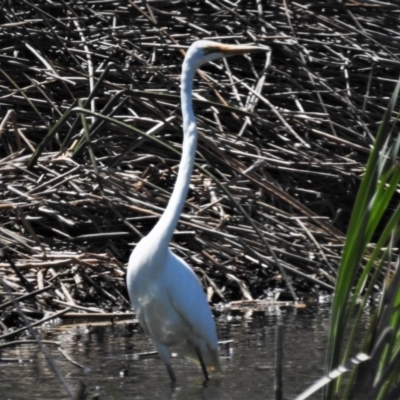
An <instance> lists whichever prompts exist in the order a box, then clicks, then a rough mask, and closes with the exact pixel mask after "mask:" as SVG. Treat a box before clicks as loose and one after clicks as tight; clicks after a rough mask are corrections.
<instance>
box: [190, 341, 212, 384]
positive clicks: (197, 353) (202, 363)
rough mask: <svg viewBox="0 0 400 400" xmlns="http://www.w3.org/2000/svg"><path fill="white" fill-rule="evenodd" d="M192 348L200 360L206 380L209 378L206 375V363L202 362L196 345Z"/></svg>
mask: <svg viewBox="0 0 400 400" xmlns="http://www.w3.org/2000/svg"><path fill="white" fill-rule="evenodd" d="M194 350H195V352H196V355H197V358H198V359H199V361H200V365H201V369H202V370H203V374H204V377H205V378H206V381H208V380H209V379H210V378H209V377H208V372H207V368H206V365H205V364H204V361H203V357H202V356H201V353H200V350H199V348H198V347H195V348H194Z"/></svg>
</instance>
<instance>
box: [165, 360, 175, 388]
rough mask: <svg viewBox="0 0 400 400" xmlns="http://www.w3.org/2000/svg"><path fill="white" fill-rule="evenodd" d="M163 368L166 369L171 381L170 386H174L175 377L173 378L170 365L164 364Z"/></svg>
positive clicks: (173, 374) (173, 373)
mask: <svg viewBox="0 0 400 400" xmlns="http://www.w3.org/2000/svg"><path fill="white" fill-rule="evenodd" d="M165 366H166V367H167V371H168V375H169V379H171V385H175V383H176V376H175V372H174V370H173V369H172V365H171V364H167V363H165Z"/></svg>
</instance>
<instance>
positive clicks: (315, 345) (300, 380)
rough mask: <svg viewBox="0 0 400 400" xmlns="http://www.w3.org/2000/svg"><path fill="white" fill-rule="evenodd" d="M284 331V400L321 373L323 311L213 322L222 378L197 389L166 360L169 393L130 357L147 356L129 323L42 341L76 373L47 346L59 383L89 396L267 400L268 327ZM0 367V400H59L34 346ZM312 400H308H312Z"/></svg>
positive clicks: (68, 329)
mask: <svg viewBox="0 0 400 400" xmlns="http://www.w3.org/2000/svg"><path fill="white" fill-rule="evenodd" d="M278 321H280V322H281V323H282V324H283V326H284V359H283V387H284V399H291V398H293V397H294V396H295V395H296V394H298V393H299V392H301V390H302V389H304V388H305V387H306V386H307V385H308V384H310V383H311V382H313V381H314V380H315V379H316V378H318V377H320V376H321V374H322V373H323V365H324V355H325V348H326V343H327V330H328V323H329V310H328V309H321V308H319V309H314V310H308V309H303V310H294V309H276V308H274V309H273V310H271V311H265V312H257V313H250V312H248V313H240V314H234V315H230V317H229V318H227V317H226V316H221V317H219V318H218V321H217V322H218V334H219V338H220V340H233V342H232V343H229V344H224V345H222V346H221V364H222V370H223V377H222V378H221V379H212V380H210V381H209V382H208V383H207V385H206V386H205V385H204V384H203V378H202V374H201V370H200V368H198V367H196V366H195V365H192V364H191V363H189V362H187V361H185V360H183V359H178V358H176V359H174V360H173V366H174V370H175V373H176V375H177V378H178V384H177V385H176V387H175V388H171V385H170V382H169V379H168V375H167V373H166V371H165V367H164V365H163V363H162V362H161V361H160V360H159V359H158V358H157V357H146V358H137V357H135V354H137V353H142V352H146V351H152V350H153V347H152V344H151V342H150V340H149V339H148V338H147V336H145V335H144V334H143V332H142V331H141V329H140V328H139V327H138V326H137V325H136V324H126V325H116V326H105V327H104V326H103V327H94V326H89V325H84V326H82V325H79V326H71V325H70V326H59V327H56V328H49V329H47V330H44V331H43V334H42V338H43V339H46V340H54V341H59V342H60V343H61V346H62V348H63V350H64V352H65V353H66V354H67V355H68V356H69V357H70V358H71V359H72V360H74V361H76V362H77V363H79V364H81V365H83V366H85V369H80V368H78V367H77V366H75V365H73V364H72V363H70V362H69V361H67V360H66V359H65V358H64V357H63V356H62V355H61V353H60V352H59V351H58V350H57V346H54V345H47V347H48V349H49V351H50V353H51V355H52V356H53V357H54V359H55V361H56V362H57V365H58V366H59V368H60V369H61V371H62V372H63V374H64V376H65V377H66V380H67V381H68V383H69V384H70V385H71V387H72V388H73V389H75V387H76V385H77V382H78V381H79V379H80V378H82V379H83V381H84V382H85V383H86V385H87V388H88V391H89V396H88V398H91V396H92V395H93V394H95V393H97V394H98V395H99V396H100V399H101V400H105V399H115V400H120V399H166V400H167V399H195V400H197V399H198V400H203V399H204V400H225V399H227V400H228V399H246V398H248V399H255V400H257V399H271V400H273V399H274V398H275V396H274V375H275V374H274V362H275V361H274V359H275V339H276V338H275V335H276V331H275V327H276V325H277V323H278ZM1 356H2V358H5V357H9V358H17V359H21V360H22V361H20V362H10V363H0V388H1V389H0V393H1V395H0V398H1V399H10V400H16V399H18V400H23V399H67V398H68V397H67V395H66V393H65V392H64V390H63V389H62V387H61V386H60V384H59V382H58V381H57V379H56V378H55V377H54V375H53V374H52V373H51V371H50V370H49V368H48V367H47V364H46V361H45V360H44V359H43V357H42V356H41V355H40V354H39V352H38V351H37V350H36V347H35V345H19V346H15V347H11V348H6V349H4V350H3V351H2V353H1ZM317 398H319V397H314V399H317Z"/></svg>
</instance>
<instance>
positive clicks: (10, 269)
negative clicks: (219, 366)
mask: <svg viewBox="0 0 400 400" xmlns="http://www.w3.org/2000/svg"><path fill="white" fill-rule="evenodd" d="M399 13H400V6H399V5H396V2H394V1H392V2H381V1H374V0H372V1H358V2H355V1H344V2H340V1H331V2H326V1H312V2H306V3H303V2H297V3H296V2H286V1H283V2H282V1H270V2H258V1H254V0H251V1H241V2H236V3H232V2H230V1H228V0H210V1H208V0H207V1H188V0H186V1H180V0H177V1H174V2H166V1H146V2H140V1H139V2H137V1H132V0H129V1H118V2H117V1H116V2H110V1H95V2H91V1H62V2H41V1H35V0H32V1H26V0H21V1H19V2H11V1H5V2H3V3H2V9H1V13H0V19H1V23H0V28H1V29H0V43H1V49H2V52H1V55H0V60H1V71H0V114H1V125H0V157H1V158H0V196H1V197H0V209H1V214H0V246H1V252H2V253H1V256H2V257H1V258H0V273H1V276H2V277H3V280H4V285H3V286H2V287H1V288H0V304H2V305H1V308H2V310H3V313H4V314H3V323H5V325H6V326H12V325H13V324H17V323H18V318H15V316H14V317H13V313H12V312H11V309H12V306H13V303H12V302H11V303H9V301H10V298H9V296H10V295H11V293H12V294H13V295H14V297H20V296H24V295H27V294H28V297H27V298H26V299H25V300H24V301H23V302H22V303H21V304H23V305H24V307H25V310H30V311H31V312H34V313H36V314H35V315H39V316H40V315H41V313H42V314H43V313H44V312H45V311H60V310H61V311H62V312H63V311H65V310H66V307H67V306H71V305H72V306H73V308H74V309H77V310H81V311H87V312H93V311H98V312H104V311H108V312H117V311H127V310H128V309H129V304H128V301H127V299H126V292H125V283H124V277H125V268H126V263H127V260H128V258H129V254H130V252H131V251H132V249H133V247H134V244H135V243H137V242H138V241H139V240H140V238H141V237H142V236H143V235H145V234H146V233H147V232H149V230H150V229H151V228H152V226H153V225H154V223H155V222H156V220H157V219H158V218H159V216H160V214H161V213H162V212H163V210H164V208H165V206H166V203H167V201H168V199H169V197H170V194H171V191H172V189H173V187H174V183H175V179H176V175H177V171H178V166H179V150H180V148H181V141H182V128H181V122H182V121H181V113H180V105H179V75H180V66H181V63H182V59H183V52H182V48H180V46H188V45H189V44H190V43H191V42H192V41H194V40H196V39H199V38H211V39H214V40H220V41H222V42H226V43H257V44H259V45H265V46H270V47H271V49H272V55H271V62H270V64H269V65H268V62H267V59H266V56H265V55H264V54H257V55H252V56H251V57H250V56H246V57H235V58H231V59H228V60H224V61H221V62H216V63H212V64H209V65H207V66H205V67H204V68H203V72H204V73H203V74H199V75H197V77H196V82H195V95H194V97H195V99H196V100H195V107H196V113H197V121H198V125H199V131H200V140H199V145H198V153H197V160H196V161H197V167H195V171H194V174H193V178H192V186H191V189H190V193H189V196H188V199H187V202H186V207H185V210H184V213H183V215H182V217H181V219H180V223H179V225H178V228H177V232H176V234H175V236H174V240H175V241H174V243H173V244H172V247H173V249H174V251H175V252H177V253H178V254H179V255H180V256H181V257H183V258H184V259H186V260H187V261H188V263H189V264H190V265H191V266H193V267H194V269H195V271H196V272H197V273H198V276H199V277H200V279H201V280H202V282H203V284H204V286H205V287H206V288H207V294H208V297H209V299H210V301H212V302H214V303H218V302H229V301H232V300H241V299H247V300H250V299H262V298H268V296H270V292H271V289H275V288H286V283H285V281H284V277H283V276H282V274H281V270H280V269H279V268H278V266H277V265H276V261H275V260H274V258H273V257H272V255H271V253H270V251H269V250H268V248H267V247H266V245H265V243H264V241H263V238H264V239H266V240H267V241H268V242H269V244H270V246H271V247H272V248H273V249H274V251H275V253H276V255H277V258H278V259H279V261H280V264H281V267H282V268H283V269H284V270H285V271H286V273H287V274H288V277H289V279H290V281H291V282H292V284H293V286H294V289H295V291H296V294H297V295H299V296H301V295H302V294H303V293H307V294H310V293H320V292H321V291H325V292H330V291H331V289H332V288H333V285H334V280H335V274H336V269H337V266H338V262H339V259H340V254H341V248H342V244H343V240H344V235H345V232H346V226H347V223H348V220H349V216H350V213H351V209H352V204H353V201H354V198H355V194H356V191H357V187H358V184H359V181H360V177H361V176H362V174H363V168H364V165H365V161H366V159H367V157H368V154H369V151H370V148H371V145H372V143H373V140H374V135H375V133H376V130H377V127H378V126H379V123H380V120H381V118H382V115H383V113H384V110H385V107H386V105H387V102H388V99H389V97H390V95H391V93H392V91H393V88H394V85H395V82H396V81H397V79H398V75H399V66H400V56H399V46H400V37H399V34H398V32H399V31H400V22H399V21H400V18H399ZM83 109H86V110H89V111H88V112H85V113H83V112H82V110H83ZM100 114H101V115H103V116H107V117H108V119H107V120H105V119H104V118H102V117H101V115H100ZM110 119H113V120H114V122H113V121H111V120H110ZM118 122H119V123H120V125H117V123H118ZM121 123H125V124H126V125H129V126H130V127H132V128H134V129H136V130H139V131H141V132H145V133H147V134H148V135H149V136H150V137H149V138H146V137H143V136H141V135H140V132H137V131H135V130H134V129H129V128H128V127H127V126H122V125H121ZM151 137H154V138H156V139H159V141H162V142H163V143H165V144H167V145H169V147H168V146H164V145H163V144H162V143H158V142H155V141H153V140H152V139H151ZM200 167H203V170H202V169H201V168H200ZM204 169H205V170H207V171H209V172H211V173H212V174H213V175H214V176H215V177H216V178H217V179H218V181H219V182H220V183H221V184H222V185H224V186H225V187H226V188H228V189H229V191H230V193H231V195H232V196H233V199H234V200H235V202H236V203H237V204H239V205H240V206H241V207H242V209H243V210H244V211H245V212H246V213H247V215H248V217H249V218H250V219H251V220H252V221H249V218H248V217H247V216H246V215H244V213H243V212H242V211H240V209H239V208H238V206H237V204H235V202H234V201H233V200H232V199H230V198H229V197H227V195H226V194H225V192H224V191H223V190H222V189H221V188H220V187H219V186H218V184H217V183H216V181H215V180H213V179H212V178H210V177H208V176H207V175H206V174H205V172H204ZM251 222H252V224H255V225H256V227H258V229H259V230H260V231H261V233H262V235H259V234H258V233H257V232H256V231H255V230H254V227H253V226H252V224H251ZM29 293H30V295H29ZM7 302H8V303H7Z"/></svg>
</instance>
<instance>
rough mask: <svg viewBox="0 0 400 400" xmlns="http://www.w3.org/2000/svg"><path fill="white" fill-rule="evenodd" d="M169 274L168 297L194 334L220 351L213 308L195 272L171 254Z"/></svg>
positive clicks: (168, 263) (167, 274)
mask: <svg viewBox="0 0 400 400" xmlns="http://www.w3.org/2000/svg"><path fill="white" fill-rule="evenodd" d="M165 273H166V275H165V279H166V280H167V282H168V288H169V290H168V294H169V297H170V299H171V300H172V303H173V305H174V308H175V309H176V311H177V312H178V313H179V315H180V316H181V318H182V319H183V320H184V322H185V323H186V324H188V325H189V326H190V328H191V329H192V331H193V332H194V334H195V335H196V336H198V337H201V338H202V339H203V340H204V341H205V342H206V344H207V346H208V347H209V348H211V349H213V350H216V349H218V339H217V333H216V329H215V322H214V319H213V316H212V313H211V309H210V306H209V304H208V302H207V299H206V296H205V294H204V291H203V288H202V287H201V284H200V282H199V280H198V278H197V276H196V275H195V273H194V272H193V270H192V269H191V268H190V267H189V266H188V265H187V264H186V263H185V262H184V261H183V260H182V259H181V258H179V257H178V256H176V255H175V254H174V253H172V251H169V252H168V257H167V263H166V268H165Z"/></svg>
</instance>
